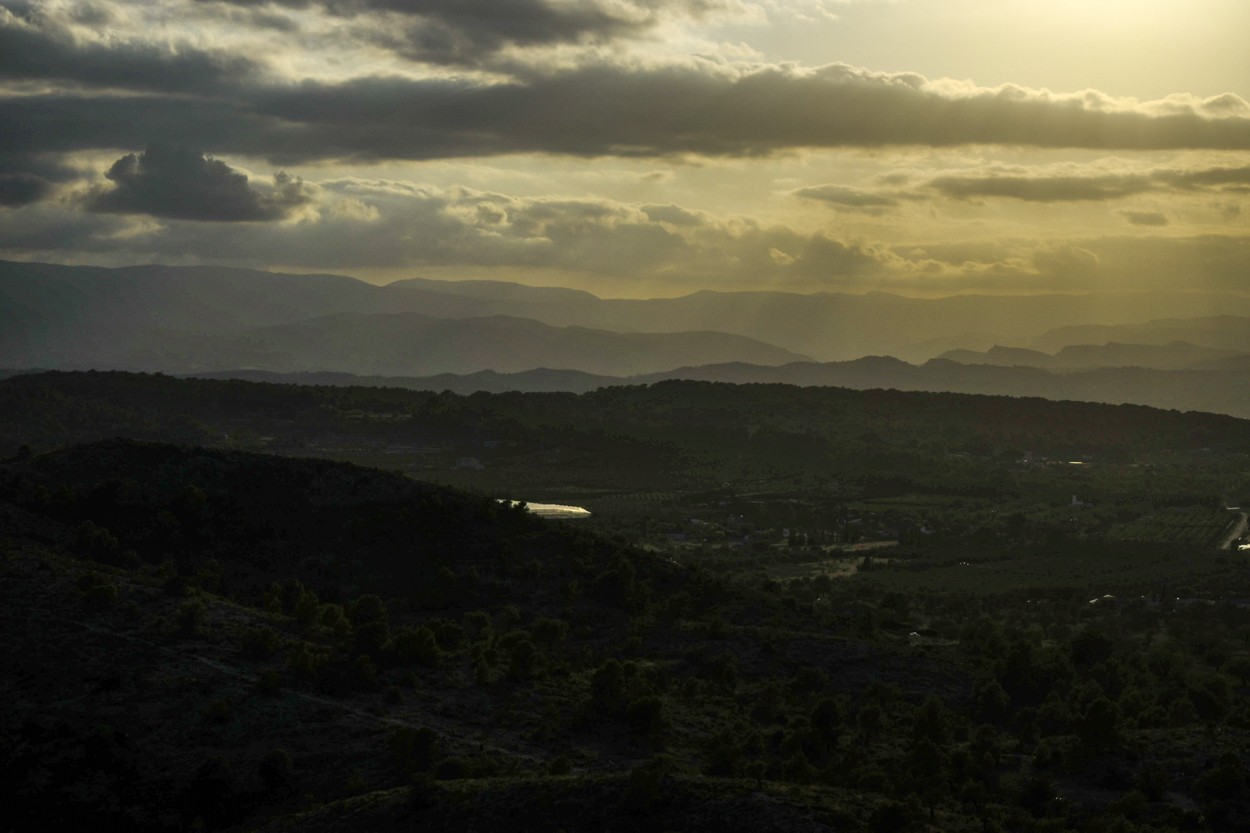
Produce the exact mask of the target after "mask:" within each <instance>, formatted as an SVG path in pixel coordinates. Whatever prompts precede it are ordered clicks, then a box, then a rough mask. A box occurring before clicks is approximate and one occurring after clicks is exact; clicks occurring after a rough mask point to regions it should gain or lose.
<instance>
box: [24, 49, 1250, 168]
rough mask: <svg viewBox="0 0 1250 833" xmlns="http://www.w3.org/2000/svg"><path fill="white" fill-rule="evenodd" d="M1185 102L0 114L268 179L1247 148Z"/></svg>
mask: <svg viewBox="0 0 1250 833" xmlns="http://www.w3.org/2000/svg"><path fill="white" fill-rule="evenodd" d="M1207 109H1208V108H1207V107H1206V105H1205V102H1204V101H1203V100H1198V99H1194V100H1188V99H1187V100H1186V101H1185V102H1182V101H1180V100H1179V99H1174V98H1173V99H1167V100H1165V101H1164V102H1155V103H1146V104H1141V103H1137V102H1132V101H1122V100H1107V99H1105V98H1104V97H1098V96H1094V97H1092V98H1091V97H1090V96H1089V95H1088V94H1080V95H1076V96H1067V97H1065V96H1058V95H1055V94H1052V93H1047V92H1044V91H1040V92H1039V91H1028V90H1023V89H1020V88H1015V87H1010V88H979V87H972V86H969V85H954V84H952V83H950V82H930V81H928V80H926V79H924V78H922V77H921V76H917V75H907V74H886V73H873V72H868V71H866V70H861V69H856V68H854V67H848V66H845V65H832V66H827V67H821V68H819V69H815V70H803V69H798V68H795V67H789V66H753V67H742V66H731V65H725V64H720V63H716V62H710V61H702V60H691V61H688V62H686V63H683V64H666V65H656V66H651V65H643V66H620V65H614V64H595V65H590V66H582V67H578V68H575V69H571V70H567V71H557V72H551V73H549V74H543V75H537V76H534V77H532V78H527V79H525V80H515V79H514V80H510V81H504V82H484V81H480V80H472V79H469V78H467V77H447V78H425V79H412V78H402V77H398V76H386V77H372V76H370V77H363V78H356V79H353V80H350V81H346V82H341V83H328V82H314V81H304V82H302V83H299V84H286V85H274V84H257V85H256V86H253V87H247V88H241V89H239V90H236V91H234V92H231V93H230V94H228V95H227V94H222V95H214V96H185V95H178V96H173V95H159V94H147V95H123V94H118V95H91V96H85V95H73V94H69V93H55V94H38V93H36V94H30V95H24V96H10V97H9V98H7V99H0V110H2V111H3V112H4V113H5V114H6V115H7V122H8V124H7V125H0V153H3V152H4V150H5V148H6V145H10V144H11V143H12V142H13V141H14V138H13V137H14V135H15V134H14V132H13V131H14V130H20V131H24V133H25V134H26V135H30V136H37V137H38V141H39V142H40V146H41V147H42V148H44V149H46V150H50V151H54V150H61V151H66V150H73V149H82V148H125V147H135V146H142V145H143V144H145V143H146V142H147V141H149V140H150V139H151V138H155V139H158V140H160V141H166V142H181V143H185V144H194V145H197V146H199V147H202V148H205V149H206V150H207V151H209V152H212V153H219V154H246V155H251V156H259V157H265V158H268V159H269V160H271V161H272V162H274V163H275V164H282V165H288V164H295V163H298V162H310V161H318V160H358V161H372V160H384V159H408V160H425V159H439V158H457V157H459V158H464V157H475V156H491V155H503V154H515V153H541V154H555V155H566V156H580V157H596V156H609V155H615V156H621V157H674V156H697V155H704V156H722V157H724V156H728V157H751V156H766V155H770V154H775V153H779V152H783V151H787V150H792V149H800V148H836V147H865V148H874V147H885V146H907V145H929V146H954V145H965V144H1010V145H1021V146H1033V147H1053V148H1065V147H1072V148H1095V149H1137V150H1148V149H1166V148H1215V149H1239V150H1246V149H1250V117H1245V116H1241V115H1236V116H1228V117H1218V118H1217V117H1212V116H1211V115H1210V114H1209V113H1208V112H1207Z"/></svg>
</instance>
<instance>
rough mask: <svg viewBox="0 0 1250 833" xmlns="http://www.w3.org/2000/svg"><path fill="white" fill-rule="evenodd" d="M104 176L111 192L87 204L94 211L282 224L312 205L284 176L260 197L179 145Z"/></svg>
mask: <svg viewBox="0 0 1250 833" xmlns="http://www.w3.org/2000/svg"><path fill="white" fill-rule="evenodd" d="M106 176H107V177H108V178H109V179H110V180H112V182H113V185H114V187H113V188H111V189H109V190H107V191H99V192H97V193H94V194H93V195H92V196H91V197H90V198H89V199H88V201H87V206H88V208H89V209H90V210H92V211H98V212H104V213H114V214H148V215H151V216H153V217H168V218H174V219H181V220H213V221H219V222H257V221H272V220H281V219H283V218H284V217H286V216H287V215H288V214H290V213H291V211H293V210H294V209H296V208H298V207H300V206H302V205H305V204H307V203H308V202H309V201H310V199H311V197H310V195H309V194H308V193H307V191H306V189H305V186H304V185H303V183H302V182H300V181H299V180H296V179H293V178H291V177H289V176H287V175H286V174H281V173H280V174H277V175H275V177H274V188H273V189H271V190H270V191H269V192H267V193H262V192H260V191H257V190H256V189H254V188H252V187H251V186H250V185H248V181H247V176H246V175H244V174H242V173H239V172H238V171H236V170H234V169H232V168H231V167H230V166H228V165H227V164H226V163H224V162H222V161H220V160H217V159H211V158H206V157H204V156H202V155H201V154H200V153H199V152H197V151H194V150H191V149H190V148H187V147H183V146H179V145H152V146H150V147H149V148H148V149H147V150H146V151H144V152H143V153H141V154H138V155H136V154H133V153H132V154H129V155H127V156H123V157H122V158H121V159H118V160H117V161H116V162H114V163H113V166H112V167H111V168H109V170H108V173H107V174H106Z"/></svg>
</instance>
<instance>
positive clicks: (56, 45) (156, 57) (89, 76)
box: [0, 17, 261, 92]
mask: <svg viewBox="0 0 1250 833" xmlns="http://www.w3.org/2000/svg"><path fill="white" fill-rule="evenodd" d="M260 70H261V65H260V64H258V63H257V62H255V61H253V60H251V59H249V58H246V57H243V56H241V55H235V54H230V53H227V52H221V51H206V50H202V49H196V48H193V47H189V46H185V45H182V46H178V47H176V48H168V47H161V46H157V45H154V44H149V43H141V42H134V41H126V42H120V43H108V44H104V43H95V42H80V41H78V40H76V39H75V38H74V36H73V34H72V33H71V32H70V31H69V30H68V29H65V28H63V27H60V26H58V25H56V24H55V23H51V22H42V23H39V24H34V23H27V22H25V21H21V20H18V19H16V18H10V19H7V20H6V19H4V18H2V17H0V79H7V80H55V81H72V82H74V83H77V84H83V85H86V86H92V87H117V88H122V89H130V90H169V91H189V92H205V91H210V90H213V89H214V88H217V87H219V86H221V85H222V84H224V83H227V82H229V83H239V82H242V81H243V80H244V79H248V78H254V77H256V76H257V74H258V73H259V72H260Z"/></svg>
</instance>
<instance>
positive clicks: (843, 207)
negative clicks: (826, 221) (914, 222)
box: [794, 185, 901, 214]
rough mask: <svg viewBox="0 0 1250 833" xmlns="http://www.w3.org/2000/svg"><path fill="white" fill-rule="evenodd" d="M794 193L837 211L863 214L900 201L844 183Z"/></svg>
mask: <svg viewBox="0 0 1250 833" xmlns="http://www.w3.org/2000/svg"><path fill="white" fill-rule="evenodd" d="M794 195H795V196H796V197H804V198H806V199H809V200H819V201H820V202H823V203H826V204H828V205H830V206H832V207H833V208H834V209H835V210H837V211H859V212H863V213H865V214H881V213H883V212H884V211H885V210H886V209H890V208H896V207H897V206H898V205H899V204H900V202H901V200H900V198H899V197H897V196H893V195H890V194H885V193H882V192H876V191H864V190H861V189H859V188H849V187H846V186H844V185H815V186H812V187H810V188H800V189H798V190H797V191H795V192H794Z"/></svg>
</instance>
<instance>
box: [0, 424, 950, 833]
mask: <svg viewBox="0 0 1250 833" xmlns="http://www.w3.org/2000/svg"><path fill="white" fill-rule="evenodd" d="M0 520H2V524H0V570H2V571H3V578H4V581H3V582H0V586H2V588H3V589H2V590H0V595H2V596H3V598H2V604H0V610H3V614H2V616H3V622H4V631H5V634H6V638H5V640H4V641H3V643H0V661H3V663H4V665H5V667H7V668H9V669H12V670H13V672H14V673H12V674H10V675H9V676H8V677H7V678H6V680H5V682H4V688H3V690H4V693H5V695H6V701H7V703H8V707H7V709H6V712H5V716H4V719H3V721H2V722H0V741H2V745H0V748H2V749H3V750H4V757H3V759H0V764H2V769H0V774H2V775H3V777H4V778H5V779H6V783H7V784H8V785H9V788H10V790H11V792H10V796H11V798H10V800H9V803H8V805H7V808H6V813H7V814H8V818H9V819H10V820H11V822H12V821H15V820H19V819H20V820H22V823H21V824H19V825H18V826H17V827H15V828H14V829H36V828H43V829H47V828H49V827H54V828H64V827H67V826H76V825H79V824H83V823H86V822H87V821H89V820H90V821H91V822H92V823H96V824H115V825H120V826H122V827H124V828H125V829H133V830H155V829H163V830H165V829H183V828H187V829H192V828H200V827H206V828H209V829H219V828H234V827H237V826H240V825H242V826H244V827H251V826H255V825H258V824H261V823H263V822H266V821H270V822H271V823H272V824H273V825H275V826H276V827H278V828H281V829H327V830H346V829H359V828H358V826H356V825H357V822H356V821H354V819H357V818H358V817H359V816H360V815H361V813H362V812H363V813H364V814H365V815H372V816H377V818H376V819H375V821H376V825H375V824H374V823H371V824H370V827H371V829H389V827H390V826H392V825H398V826H404V825H407V824H409V823H410V822H409V821H408V820H409V819H412V818H415V819H419V820H421V824H422V826H423V827H425V828H427V829H439V830H456V829H465V827H466V826H468V827H477V828H478V829H532V830H538V829H543V828H544V825H549V824H554V825H557V826H567V825H570V824H573V825H576V824H581V823H587V822H594V824H595V826H596V827H602V828H603V829H621V830H625V829H640V826H641V827H650V826H651V825H652V824H655V825H658V826H662V827H664V828H665V829H669V828H671V827H672V825H674V824H680V825H681V826H682V827H683V829H708V830H711V829H729V830H747V829H752V828H753V827H754V826H755V825H757V824H765V825H777V824H780V825H782V826H783V827H785V828H786V829H811V830H819V829H829V828H828V826H827V824H826V823H825V822H821V821H819V820H818V819H812V818H810V810H811V808H810V806H808V805H809V804H810V802H809V801H808V800H806V799H801V798H800V799H796V800H792V799H788V798H785V797H784V796H783V795H779V794H773V795H768V796H764V795H752V794H751V793H752V791H751V790H749V789H746V788H745V787H744V785H742V784H739V783H737V782H734V781H732V780H728V781H727V780H724V778H723V777H722V778H721V779H719V780H718V779H712V780H706V779H703V778H702V777H699V778H692V777H691V773H693V774H696V775H697V774H698V773H699V772H700V768H699V765H698V760H699V757H700V755H701V754H702V752H701V751H700V750H701V749H702V747H703V746H704V745H705V744H706V743H707V742H709V740H710V739H711V738H713V737H714V736H715V732H716V731H718V730H717V729H716V728H715V727H717V726H721V725H723V726H724V727H725V728H726V729H728V728H729V727H730V726H732V722H731V719H732V715H733V713H734V712H735V711H736V710H737V705H736V701H735V700H734V699H733V697H730V696H726V694H725V692H724V691H723V690H721V691H717V690H716V686H718V685H719V686H721V687H722V689H723V686H724V685H725V684H726V683H727V681H730V680H732V681H733V687H736V686H737V685H738V683H739V681H740V680H741V681H746V680H753V681H755V682H752V683H750V685H751V686H752V687H754V686H757V685H760V684H763V681H765V680H767V679H769V678H772V677H774V676H777V675H780V676H779V677H778V678H779V679H784V678H785V677H786V676H787V675H789V674H792V673H796V672H797V671H798V670H799V669H801V668H803V667H807V666H809V665H811V664H812V663H813V662H815V663H816V664H817V666H818V667H830V666H833V665H839V664H842V663H850V664H851V665H848V669H849V668H851V667H852V665H853V668H854V671H853V672H852V673H850V674H844V675H842V677H841V679H840V680H839V681H838V683H837V684H836V685H834V684H832V683H831V682H830V679H829V677H828V676H827V674H822V675H821V676H819V677H816V678H813V679H815V680H816V683H815V685H816V686H817V689H819V690H824V689H826V687H827V688H828V691H829V692H833V691H835V690H838V689H839V688H840V689H841V690H843V691H847V692H848V693H849V692H850V691H852V690H855V689H861V688H864V687H866V686H867V685H868V684H869V682H870V681H871V680H872V679H873V678H874V677H878V676H882V675H884V677H885V678H895V677H897V678H899V679H900V681H902V680H903V679H904V678H906V680H907V681H909V682H907V686H908V688H909V689H912V690H914V691H915V692H916V694H917V695H918V693H919V692H920V691H922V690H933V691H939V692H945V693H946V694H947V695H948V696H958V694H957V693H958V692H959V691H960V690H961V688H962V686H963V683H961V681H960V680H959V677H958V673H957V672H956V671H955V670H954V669H953V668H951V667H949V664H948V663H941V662H939V663H934V662H930V661H922V662H920V663H919V664H917V662H916V661H915V660H914V659H913V660H905V659H904V657H903V656H902V655H901V654H900V653H899V651H898V650H897V649H896V648H889V647H882V648H877V647H873V646H871V645H869V644H857V643H855V642H851V641H847V640H845V639H842V638H839V637H835V636H833V635H832V634H829V633H827V632H824V629H823V628H821V629H817V628H812V627H811V625H810V623H808V622H806V621H805V617H802V616H800V615H798V614H797V613H796V612H795V610H794V609H792V608H789V607H787V606H784V605H782V604H781V603H780V600H779V599H777V598H776V597H774V596H769V595H768V594H766V593H763V592H761V591H758V590H752V589H747V588H734V587H731V586H728V585H725V584H724V583H723V582H721V581H720V580H716V579H713V578H711V577H710V576H708V575H706V574H704V573H702V572H701V571H698V570H692V569H690V568H682V567H679V566H677V565H676V564H674V563H672V562H671V561H669V560H667V559H664V558H660V557H657V556H654V555H648V554H645V553H641V552H638V551H636V550H632V549H630V548H628V547H625V546H622V545H621V544H619V543H613V542H610V541H607V540H604V539H602V538H598V537H596V536H594V535H590V534H588V533H585V532H582V531H578V530H577V529H576V528H573V527H569V526H561V525H557V524H553V523H550V522H546V521H543V520H541V519H539V518H537V517H534V516H532V515H530V514H528V513H526V512H525V511H524V510H523V509H517V508H511V507H509V506H506V505H503V504H500V503H498V502H496V501H493V500H488V499H484V498H479V497H471V496H467V495H463V494H459V493H455V492H452V491H449V490H446V489H441V488H437V487H432V486H428V485H425V484H420V483H415V482H413V481H410V480H408V479H406V478H403V477H401V476H398V475H393V474H388V473H383V472H377V471H371V470H368V469H361V468H358V467H353V466H348V465H344V464H337V463H329V462H325V461H311V460H285V459H278V458H272V457H264V456H258V455H247V454H239V453H227V452H219V451H205V450H199V449H190V448H181V447H176V446H165V445H148V444H140V443H133V442H128V441H110V442H104V443H97V444H93V445H88V446H77V447H73V448H69V449H65V450H63V451H60V452H56V453H53V454H49V455H44V456H40V457H34V458H29V459H25V460H15V461H10V462H9V463H8V464H5V465H4V466H3V467H0ZM727 621H732V622H734V623H735V625H734V626H732V627H728V626H726V625H725V624H724V623H725V622H727ZM717 623H719V624H717ZM711 626H715V628H716V631H715V632H714V633H713V632H711V631H708V630H707V628H708V627H711ZM770 634H771V635H770ZM783 634H784V635H786V637H787V639H788V640H793V647H791V648H787V647H784V646H781V645H777V644H773V646H772V647H770V648H768V649H767V650H766V651H763V652H762V651H761V647H760V645H761V643H760V640H761V639H763V640H765V641H768V642H770V643H771V642H772V640H774V639H776V638H777V637H780V636H782V635H783ZM817 658H819V659H817ZM900 675H901V676H900ZM683 691H684V692H686V693H685V694H680V693H679V692H683ZM848 696H849V695H848ZM810 697H811V694H807V695H803V696H802V697H801V698H800V699H799V700H797V701H796V703H799V704H801V703H802V702H804V701H805V699H806V698H810ZM800 707H802V706H801V705H800ZM709 732H710V733H711V734H709ZM661 751H667V752H668V754H669V755H671V758H664V759H662V760H661V759H656V762H655V763H654V764H651V765H649V766H652V767H653V769H651V770H647V769H645V768H644V769H641V770H639V772H640V773H641V774H639V775H637V776H636V777H634V776H632V775H631V774H630V773H631V772H632V771H633V770H634V769H635V768H636V767H639V766H644V765H645V762H647V761H649V760H651V759H652V757H653V756H655V755H657V754H658V753H659V752H661ZM691 756H693V757H691ZM692 765H693V769H692V768H691V767H692ZM570 773H580V777H572V776H571V775H570ZM733 774H734V770H733V769H732V768H731V769H729V770H725V771H724V772H723V773H721V775H722V776H729V775H733ZM414 777H417V778H418V780H419V786H418V787H417V788H413V790H408V789H406V787H407V785H408V784H409V783H410V782H411V781H412V779H413V778H414ZM397 787H398V788H405V789H404V791H403V794H402V796H401V797H399V798H396V796H395V795H394V794H391V793H388V792H386V791H387V790H391V789H394V788H397ZM661 787H662V789H661ZM376 791H381V792H376ZM518 794H523V795H524V796H526V798H525V800H523V801H520V802H518V801H517V796H518ZM661 794H662V796H663V798H662V800H661V799H660V797H661ZM340 801H342V802H346V803H344V804H343V805H341V806H340V804H339V803H338V802H340ZM362 801H364V802H366V804H367V806H368V808H369V809H368V810H367V811H362V810H361V809H360V807H361V804H360V802H362ZM639 802H641V803H639ZM871 803H872V802H869V804H870V805H871ZM627 807H628V808H631V809H630V810H629V811H628V812H627V811H626V808H627ZM353 808H354V809H353ZM613 808H619V810H618V809H613ZM307 811H311V815H309V816H307V817H306V816H304V815H300V814H302V813H305V812H307ZM639 812H641V813H642V815H641V816H639V815H637V814H638V813H639ZM516 813H520V815H519V816H517V817H516V823H517V824H520V826H519V827H518V826H516V824H510V823H509V821H508V820H509V818H511V817H512V816H513V814H516ZM414 814H415V815H414ZM825 816H826V818H827V817H828V811H827V810H826V811H825ZM279 819H285V820H286V821H278V820H279ZM642 819H646V821H645V822H644V821H642Z"/></svg>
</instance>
